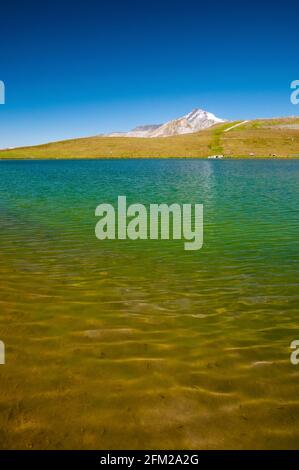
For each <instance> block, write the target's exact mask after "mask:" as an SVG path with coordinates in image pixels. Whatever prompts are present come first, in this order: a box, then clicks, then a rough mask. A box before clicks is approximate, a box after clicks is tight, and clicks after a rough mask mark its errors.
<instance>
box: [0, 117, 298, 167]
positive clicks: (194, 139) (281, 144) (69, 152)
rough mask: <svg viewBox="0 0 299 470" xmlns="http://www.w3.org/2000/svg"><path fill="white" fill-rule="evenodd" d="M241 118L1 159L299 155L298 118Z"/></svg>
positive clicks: (15, 152)
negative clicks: (200, 128)
mask: <svg viewBox="0 0 299 470" xmlns="http://www.w3.org/2000/svg"><path fill="white" fill-rule="evenodd" d="M239 122H240V121H235V122H230V123H225V124H219V125H216V126H213V127H212V128H210V129H208V130H205V131H201V132H197V133H195V134H187V135H180V136H173V137H159V138H151V139H144V138H132V137H130V138H129V137H103V136H97V137H86V138H80V139H72V140H65V141H60V142H53V143H49V144H45V145H38V146H34V147H22V148H16V149H10V150H1V151H0V158H1V159H27V158H32V159H35V158H36V159H52V158H163V157H165V158H170V157H184V158H188V157H189V158H190V157H194V158H201V157H207V156H209V155H211V154H215V153H221V154H224V155H225V156H227V157H234V158H240V157H243V158H246V157H248V158H253V157H269V156H270V157H272V156H277V157H286V158H296V157H297V158H299V118H298V117H293V118H281V119H264V120H261V119H259V120H254V121H249V122H247V123H246V124H242V125H240V126H238V127H236V128H234V129H231V130H228V131H227V132H225V131H226V130H227V129H229V128H230V127H232V126H233V125H234V124H237V123H239Z"/></svg>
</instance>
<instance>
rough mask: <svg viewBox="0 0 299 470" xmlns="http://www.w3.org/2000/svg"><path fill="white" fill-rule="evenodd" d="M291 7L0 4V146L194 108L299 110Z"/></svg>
mask: <svg viewBox="0 0 299 470" xmlns="http://www.w3.org/2000/svg"><path fill="white" fill-rule="evenodd" d="M298 13H299V6H298V4H296V2H293V1H289V2H287V3H285V2H280V5H275V4H274V2H273V3H272V2H264V1H263V2H261V1H259V2H255V1H254V0H252V1H251V2H249V3H248V4H245V2H243V1H240V2H232V1H229V0H228V1H226V2H223V1H222V2H220V1H219V2H217V1H213V2H208V1H207V0H205V2H201V1H196V2H195V1H188V0H186V1H182V0H181V1H177V0H172V1H167V0H166V1H163V0H160V1H159V2H157V1H155V0H152V1H151V2H143V1H138V2H137V1H131V0H126V1H114V0H111V1H109V3H108V2H102V1H100V0H97V1H96V0H84V2H83V1H77V2H71V1H65V0H60V1H57V0H52V1H48V0H45V1H43V2H40V1H39V2H37V1H33V0H28V1H26V2H24V1H14V0H12V1H11V2H9V3H8V2H7V4H5V5H3V4H1V6H0V14H1V28H0V80H3V81H4V82H5V85H6V104H5V105H1V106H0V147H1V148H3V147H9V146H17V145H28V144H35V143H42V142H47V141H52V140H60V139H65V138H71V137H80V136H86V135H95V134H99V133H102V132H109V131H113V130H128V129H130V128H132V127H134V126H136V125H138V124H151V123H160V122H164V121H166V120H169V119H172V118H174V117H178V116H180V115H183V114H186V113H187V112H189V111H190V110H191V109H193V108H194V107H201V108H204V109H207V110H209V111H211V112H213V113H215V114H216V115H217V116H219V117H223V118H226V119H243V118H244V119H246V118H249V119H250V118H254V117H271V116H286V115H297V114H298V110H299V105H298V107H297V106H294V105H292V104H291V103H290V82H291V81H292V80H295V79H299V70H298V54H299V40H298V39H299V28H298V22H299V15H298Z"/></svg>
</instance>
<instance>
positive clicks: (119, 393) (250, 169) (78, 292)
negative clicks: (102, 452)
mask: <svg viewBox="0 0 299 470" xmlns="http://www.w3.org/2000/svg"><path fill="white" fill-rule="evenodd" d="M0 195H1V199H0V220H1V231H0V246H1V252H0V253H1V254H0V275H1V284H0V302H1V315H0V340H2V341H4V342H5V346H6V364H5V365H4V366H0V384H1V387H0V410H1V413H0V447H1V448H74V449H77V448H78V449H79V448H98V449H100V448H105V449H117V448H122V449H126V448H156V449H159V448H170V449H171V448H194V449H216V448H275V447H276V448H299V365H298V366H294V365H292V364H291V363H290V353H291V350H290V343H291V341H293V340H294V339H299V313H298V306H299V281H298V279H299V209H298V201H299V161H282V160H259V161H257V160H246V161H245V160H235V161H233V160H222V161H211V160H209V161H208V160H194V159H192V160H189V159H182V160H179V159H178V160H176V159H174V160H76V161H61V160H55V161H19V162H12V161H5V162H4V161H2V162H0ZM119 195H126V196H127V200H128V204H131V203H134V202H139V203H142V204H144V205H146V206H147V205H149V204H150V203H167V204H172V203H179V204H183V203H191V204H195V203H198V204H203V205H204V245H203V248H202V249H201V250H199V251H189V252H188V251H185V250H184V249H183V241H180V240H175V241H174V240H164V241H161V240H159V241H153V240H148V241H144V240H142V241H141V240H137V241H131V240H120V241H118V240H115V241H112V240H106V241H99V240H97V238H96V237H95V232H94V230H95V225H96V222H97V218H96V217H95V208H96V206H97V205H98V204H100V203H102V202H108V203H111V204H113V205H116V203H117V197H118V196H119Z"/></svg>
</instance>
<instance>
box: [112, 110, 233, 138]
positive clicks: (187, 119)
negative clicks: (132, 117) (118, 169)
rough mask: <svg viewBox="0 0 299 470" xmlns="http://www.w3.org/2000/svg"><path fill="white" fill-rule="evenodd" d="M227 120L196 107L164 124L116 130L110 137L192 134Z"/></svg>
mask: <svg viewBox="0 0 299 470" xmlns="http://www.w3.org/2000/svg"><path fill="white" fill-rule="evenodd" d="M221 122H226V121H225V119H220V118H218V117H216V116H215V115H214V114H213V113H210V112H208V111H205V110H203V109H199V108H195V109H193V111H191V112H190V113H188V114H186V115H185V116H182V117H180V118H177V119H173V120H171V121H168V122H166V123H164V124H150V125H145V126H138V127H135V129H132V130H131V131H129V132H114V133H112V134H108V136H109V137H168V136H171V135H180V134H191V133H193V132H198V131H201V130H203V129H207V128H208V127H211V126H214V124H219V123H221Z"/></svg>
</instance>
